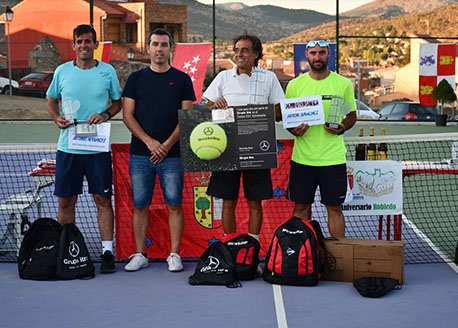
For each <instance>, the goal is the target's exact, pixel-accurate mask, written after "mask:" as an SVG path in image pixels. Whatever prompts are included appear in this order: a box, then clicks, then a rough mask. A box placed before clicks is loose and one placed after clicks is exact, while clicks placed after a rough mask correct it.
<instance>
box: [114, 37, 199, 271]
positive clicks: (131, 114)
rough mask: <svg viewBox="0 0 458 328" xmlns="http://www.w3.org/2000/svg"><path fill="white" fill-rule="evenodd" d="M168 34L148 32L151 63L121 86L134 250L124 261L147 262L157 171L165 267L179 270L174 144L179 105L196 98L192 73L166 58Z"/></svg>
mask: <svg viewBox="0 0 458 328" xmlns="http://www.w3.org/2000/svg"><path fill="white" fill-rule="evenodd" d="M172 46H173V39H172V36H171V35H170V33H169V32H167V31H166V30H164V29H155V30H154V31H152V32H151V34H150V35H149V37H148V46H147V50H148V53H149V55H150V58H151V65H150V66H149V67H146V68H144V69H142V70H139V71H137V72H134V73H132V74H131V75H130V76H129V78H128V80H127V82H126V85H125V87H124V91H123V94H122V95H123V97H124V123H125V124H126V126H127V127H128V128H129V130H130V131H131V132H132V140H131V144H130V160H129V173H130V179H131V185H132V197H133V202H134V215H133V218H132V222H133V230H134V236H135V244H136V251H137V252H136V253H135V254H133V255H132V256H131V257H130V258H131V260H130V262H129V263H128V264H127V265H126V266H125V267H124V269H125V270H126V271H137V270H139V269H141V268H145V267H147V266H148V257H147V254H146V246H145V240H146V232H147V230H148V222H149V211H148V208H149V205H150V204H151V199H152V197H153V191H154V185H155V180H156V174H157V175H158V176H159V181H160V184H161V188H162V192H163V195H164V201H165V204H166V206H167V209H168V210H169V227H170V239H171V252H170V255H169V257H168V258H167V263H168V268H169V271H172V272H177V271H181V270H183V264H182V262H181V258H180V256H179V250H180V243H181V235H182V232H183V225H184V214H183V208H182V205H181V204H182V198H183V170H182V166H181V159H180V146H179V144H178V140H179V133H178V110H179V109H191V108H192V103H193V101H194V100H196V97H195V94H194V89H193V86H192V81H191V78H190V77H189V76H188V75H187V74H186V73H183V72H181V71H179V70H177V69H175V68H174V67H171V66H170V64H169V59H170V53H171V50H172Z"/></svg>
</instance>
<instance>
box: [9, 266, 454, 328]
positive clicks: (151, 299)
mask: <svg viewBox="0 0 458 328" xmlns="http://www.w3.org/2000/svg"><path fill="white" fill-rule="evenodd" d="M195 265H196V264H195V263H189V262H186V263H184V267H185V270H184V271H183V272H180V273H170V272H168V271H167V265H166V263H165V262H153V263H150V266H149V267H148V268H145V269H142V270H140V271H138V272H134V273H127V272H125V271H124V270H123V266H124V264H122V263H118V264H117V269H118V272H116V273H114V274H110V275H100V274H97V276H96V277H95V278H94V279H92V280H71V281H47V282H39V281H29V280H21V279H19V277H18V275H17V265H16V264H15V263H0V289H1V290H2V293H1V295H0V304H1V309H2V311H1V312H2V318H1V322H2V327H37V328H39V327H170V328H174V327H220V328H224V327H290V328H293V327H298V328H299V327H312V326H313V327H343V328H345V327H352V328H353V327H381V328H386V327H412V328H413V327H415V328H417V327H453V326H456V309H457V308H458V275H457V274H456V273H455V272H454V271H453V270H452V269H451V268H450V267H449V266H448V265H447V264H415V265H406V266H405V284H404V285H403V287H402V289H400V290H393V291H391V292H390V293H388V294H387V295H385V296H384V297H382V298H378V299H370V298H364V297H362V296H361V295H359V294H358V292H357V291H356V289H355V288H354V287H353V286H352V284H351V283H345V282H331V281H320V283H319V284H318V286H316V287H292V286H281V287H280V286H278V285H275V286H276V287H275V288H276V289H277V292H276V294H275V293H274V288H273V285H271V284H269V283H266V282H264V281H263V280H262V279H261V278H257V279H255V280H253V281H244V282H242V284H243V287H242V288H235V289H230V288H226V287H223V286H190V285H188V283H187V280H188V277H189V276H190V275H191V274H192V273H193V272H194V268H195ZM98 266H99V265H98V264H96V269H97V270H98ZM279 295H280V296H279Z"/></svg>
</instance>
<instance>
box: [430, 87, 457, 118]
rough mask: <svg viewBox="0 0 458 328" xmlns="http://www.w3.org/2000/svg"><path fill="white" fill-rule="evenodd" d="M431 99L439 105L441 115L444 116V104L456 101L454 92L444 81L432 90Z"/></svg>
mask: <svg viewBox="0 0 458 328" xmlns="http://www.w3.org/2000/svg"><path fill="white" fill-rule="evenodd" d="M433 99H434V100H435V101H437V102H439V104H440V109H441V114H442V115H444V103H450V102H454V101H455V100H456V94H455V91H453V88H452V86H451V85H450V83H448V81H447V80H446V79H443V80H442V81H440V82H439V84H438V85H437V87H435V88H434V90H433Z"/></svg>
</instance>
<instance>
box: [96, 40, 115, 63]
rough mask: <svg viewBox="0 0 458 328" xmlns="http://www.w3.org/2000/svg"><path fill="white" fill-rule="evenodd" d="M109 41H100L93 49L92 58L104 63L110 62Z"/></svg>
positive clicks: (110, 43)
mask: <svg viewBox="0 0 458 328" xmlns="http://www.w3.org/2000/svg"><path fill="white" fill-rule="evenodd" d="M111 45H112V42H111V41H107V42H100V43H99V47H98V48H97V49H95V51H94V59H97V60H99V61H103V62H104V63H108V64H109V63H110V57H111Z"/></svg>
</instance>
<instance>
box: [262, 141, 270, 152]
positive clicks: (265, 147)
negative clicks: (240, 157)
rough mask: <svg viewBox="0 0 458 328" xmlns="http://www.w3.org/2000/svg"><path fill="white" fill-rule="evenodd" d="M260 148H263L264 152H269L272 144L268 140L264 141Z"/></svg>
mask: <svg viewBox="0 0 458 328" xmlns="http://www.w3.org/2000/svg"><path fill="white" fill-rule="evenodd" d="M259 148H261V150H262V151H267V150H269V148H270V143H269V142H268V141H267V140H262V141H261V142H260V143H259Z"/></svg>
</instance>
